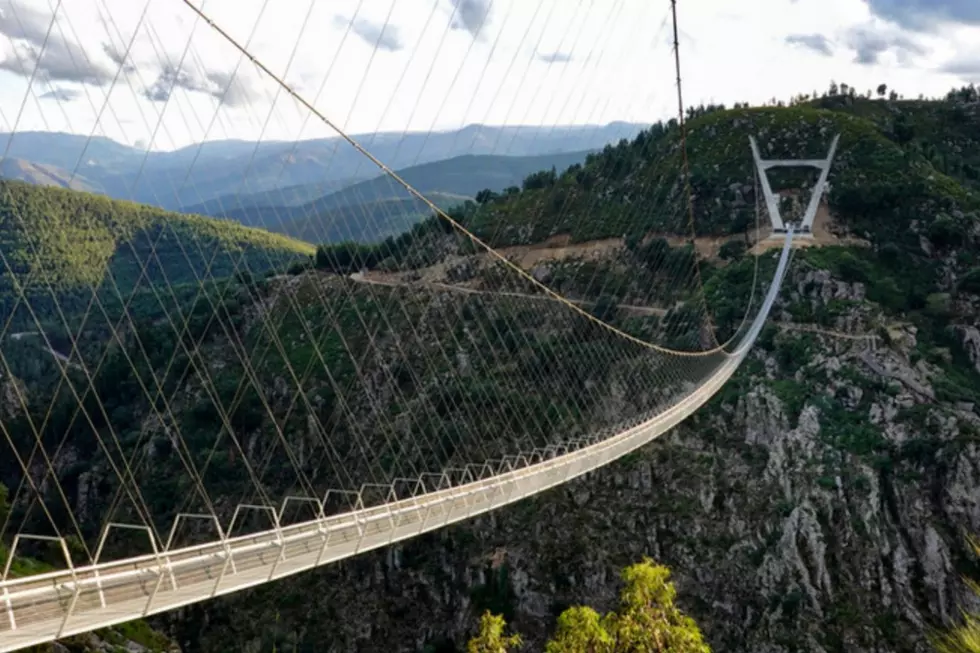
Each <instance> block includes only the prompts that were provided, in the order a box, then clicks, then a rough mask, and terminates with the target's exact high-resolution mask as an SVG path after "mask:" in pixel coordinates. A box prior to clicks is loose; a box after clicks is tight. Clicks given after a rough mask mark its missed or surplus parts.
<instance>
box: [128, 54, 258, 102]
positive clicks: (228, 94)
mask: <svg viewBox="0 0 980 653" xmlns="http://www.w3.org/2000/svg"><path fill="white" fill-rule="evenodd" d="M178 88H182V89H184V90H185V91H189V92H191V93H203V94H205V95H210V96H211V97H213V98H214V99H216V100H218V101H220V102H222V103H223V104H225V105H226V106H229V107H242V106H247V105H248V104H250V103H251V102H253V101H254V100H256V99H257V98H258V97H259V93H258V92H257V91H256V90H255V89H254V88H253V87H252V85H251V84H250V83H249V81H248V80H246V79H245V78H244V77H243V75H242V74H241V72H239V74H237V75H235V76H234V77H232V74H231V73H230V72H225V71H220V70H211V71H205V72H204V74H203V75H201V74H199V73H197V72H194V71H190V70H185V69H180V70H178V69H176V68H175V67H174V66H172V65H169V64H167V65H165V66H164V67H163V68H162V69H161V70H160V73H159V74H158V75H157V78H156V80H155V81H154V82H153V84H152V86H150V87H149V88H147V89H146V90H145V91H143V96H144V97H145V98H146V99H147V100H150V101H151V102H166V101H167V100H168V99H169V98H170V94H171V93H172V92H173V91H174V90H175V89H178Z"/></svg>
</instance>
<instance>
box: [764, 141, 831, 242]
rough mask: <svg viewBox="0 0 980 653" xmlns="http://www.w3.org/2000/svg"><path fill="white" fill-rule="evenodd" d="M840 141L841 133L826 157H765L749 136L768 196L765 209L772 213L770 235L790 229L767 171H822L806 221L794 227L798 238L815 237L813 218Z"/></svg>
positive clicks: (811, 199)
mask: <svg viewBox="0 0 980 653" xmlns="http://www.w3.org/2000/svg"><path fill="white" fill-rule="evenodd" d="M839 140H840V134H836V135H835V136H834V140H833V141H832V142H831V144H830V151H829V152H828V153H827V158H825V159H763V158H762V155H761V154H759V145H758V143H756V140H755V137H754V136H749V144H750V145H751V146H752V157H753V159H755V167H756V170H757V171H758V173H759V182H760V184H761V185H762V194H763V196H764V197H765V199H766V209H767V210H768V212H769V221H770V222H771V223H772V233H771V234H770V236H769V237H770V238H784V237H785V236H786V232H787V228H786V224H785V223H784V222H783V218H782V216H781V215H780V213H779V202H778V201H777V200H778V198H777V197H776V195H775V194H774V193H773V192H772V186H771V185H770V184H769V176H768V170H769V169H770V168H816V169H818V170H819V171H820V177H819V178H818V179H817V183H816V185H815V186H814V187H813V194H812V195H811V196H810V202H809V203H808V204H807V207H806V212H805V213H804V214H803V220H802V221H801V222H800V224H799V225H798V226H797V227H796V228H795V229H794V237H795V238H813V219H814V218H815V217H816V215H817V208H819V206H820V200H821V199H822V198H823V194H824V191H825V190H826V188H827V176H828V175H829V174H830V166H831V164H833V161H834V155H835V154H836V153H837V142H838V141H839Z"/></svg>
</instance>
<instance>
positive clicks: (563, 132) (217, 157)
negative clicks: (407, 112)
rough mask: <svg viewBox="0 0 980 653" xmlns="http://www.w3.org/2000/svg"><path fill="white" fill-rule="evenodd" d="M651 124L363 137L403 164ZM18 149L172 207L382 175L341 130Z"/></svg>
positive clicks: (614, 137) (15, 145)
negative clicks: (289, 136)
mask: <svg viewBox="0 0 980 653" xmlns="http://www.w3.org/2000/svg"><path fill="white" fill-rule="evenodd" d="M641 128H642V126H641V125H635V124H629V123H610V124H608V125H604V126H596V125H583V126H578V125H576V126H568V127H494V126H486V125H469V126H467V127H464V128H462V129H458V130H452V131H445V132H431V133H428V132H408V133H404V132H382V133H378V134H362V135H355V136H354V138H355V139H356V140H357V141H358V142H360V143H361V144H362V145H364V146H365V147H366V148H367V149H368V150H369V151H370V152H372V154H374V155H375V156H377V157H378V158H379V159H380V160H381V161H384V162H385V164H386V165H388V166H389V167H391V168H393V169H398V168H405V167H408V166H413V165H417V164H421V163H428V162H432V161H439V160H443V159H449V158H452V157H456V156H460V155H464V154H503V155H509V156H535V155H542V154H555V153H563V152H577V151H582V150H590V149H596V148H600V147H602V146H604V145H606V144H607V143H610V142H615V141H618V140H619V139H621V138H624V137H630V136H632V135H634V134H635V133H636V132H638V131H639V130H640V129H641ZM9 139H10V134H0V147H4V146H6V144H7V141H8V140H9ZM9 155H10V156H12V157H16V158H20V159H24V160H27V161H30V162H32V163H39V164H46V165H53V166H56V167H59V168H63V169H66V170H73V169H75V166H76V164H77V162H78V161H79V159H81V160H82V163H81V164H80V165H79V167H78V170H79V174H81V175H82V176H84V177H85V178H86V179H88V180H90V182H91V183H92V185H93V187H95V188H97V189H98V190H99V191H100V192H103V193H105V194H107V195H109V196H111V197H115V198H119V199H127V200H134V201H137V202H143V203H146V204H152V205H155V206H160V207H162V208H166V209H179V208H180V207H189V206H194V205H200V204H202V203H204V202H207V201H209V200H214V199H216V198H219V197H222V196H225V195H230V194H238V193H241V192H242V190H243V189H247V190H248V192H249V193H263V192H268V191H271V190H278V189H282V188H288V187H291V186H297V185H311V184H327V183H339V182H343V183H345V184H349V183H353V182H356V181H360V180H362V179H364V178H365V177H368V176H373V175H374V173H375V169H374V166H373V164H371V163H370V162H369V161H367V160H366V159H365V158H364V157H363V156H362V155H361V154H359V153H358V152H356V151H355V150H354V149H353V148H352V147H350V146H349V145H348V144H347V143H346V142H345V141H343V140H342V139H340V138H323V139H314V140H307V141H299V142H295V143H294V142H276V141H269V142H263V143H260V144H259V145H258V146H257V147H256V145H255V143H247V142H244V141H208V142H206V143H204V144H203V145H200V144H198V145H192V146H188V147H184V148H181V149H178V150H175V151H172V152H145V151H142V150H138V149H136V148H132V147H129V146H126V145H122V144H120V143H116V142H114V141H111V140H109V139H106V138H101V137H93V138H92V139H89V138H87V137H85V136H79V135H74V134H61V133H54V132H19V133H17V134H16V135H15V136H14V137H13V139H12V142H11V145H10V151H9ZM192 163H193V168H190V166H191V164H192ZM189 169H190V170H191V173H190V174H188V170H189ZM306 199H312V198H306Z"/></svg>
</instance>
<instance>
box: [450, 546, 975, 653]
mask: <svg viewBox="0 0 980 653" xmlns="http://www.w3.org/2000/svg"><path fill="white" fill-rule="evenodd" d="M621 577H622V579H623V582H624V587H623V589H622V591H621V592H620V595H619V611H618V612H610V613H609V614H607V615H606V616H604V617H600V616H599V614H598V613H597V612H596V611H595V610H593V609H592V608H589V607H585V606H575V607H572V608H568V609H567V610H565V611H564V612H562V613H561V616H559V617H558V624H557V626H556V628H555V634H554V636H553V637H552V639H551V640H550V641H549V642H548V644H547V646H546V647H545V652H546V653H711V649H710V648H709V647H708V645H707V644H705V643H704V640H703V639H702V637H701V631H700V630H699V629H698V627H697V624H695V623H694V620H693V619H691V618H690V617H688V616H686V615H685V614H683V613H682V612H681V611H680V610H679V609H678V608H677V607H676V606H675V605H674V597H675V596H676V594H677V592H676V591H675V590H674V584H673V583H671V582H670V580H669V579H670V570H669V569H667V568H666V567H664V566H662V565H658V564H655V563H654V562H653V561H652V560H650V559H649V558H646V559H644V560H643V562H641V563H638V564H635V565H631V566H629V567H627V568H626V569H624V570H623V572H622V574H621ZM505 625H506V624H505V623H504V619H503V617H499V616H493V615H491V614H490V613H489V612H488V613H485V614H484V615H483V618H482V619H481V620H480V634H479V635H478V636H477V637H476V638H475V639H473V640H471V641H470V643H469V646H468V648H467V651H468V653H490V652H492V653H501V652H506V651H507V650H508V649H507V647H508V646H513V645H515V644H514V641H515V638H516V641H517V642H520V638H518V637H517V636H513V637H509V638H508V637H504V635H503V631H504V626H505ZM956 653H959V652H956ZM970 653H973V652H972V651H971V652H970Z"/></svg>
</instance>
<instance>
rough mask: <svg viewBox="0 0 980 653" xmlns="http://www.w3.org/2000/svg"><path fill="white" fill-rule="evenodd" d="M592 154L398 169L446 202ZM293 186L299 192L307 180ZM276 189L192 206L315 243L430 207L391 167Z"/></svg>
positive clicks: (397, 221) (357, 235) (395, 229)
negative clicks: (330, 188) (323, 187)
mask: <svg viewBox="0 0 980 653" xmlns="http://www.w3.org/2000/svg"><path fill="white" fill-rule="evenodd" d="M586 156H587V153H586V152H570V153H568V154H554V155H545V156H535V157H503V156H489V155H483V156H469V155H468V156H462V157H455V158H452V159H447V160H445V161H436V162H433V163H426V164H423V165H420V166H412V167H410V168H405V169H403V170H398V171H396V174H398V175H399V176H400V177H401V178H402V179H404V180H405V181H406V182H408V183H409V184H411V185H412V186H413V187H414V188H415V189H416V190H419V191H420V192H421V193H422V194H423V195H425V196H426V198H428V199H429V200H430V201H431V202H433V203H434V204H436V205H437V206H439V207H440V208H442V209H443V210H447V209H449V208H451V207H453V206H455V205H457V204H461V203H463V202H464V201H466V200H467V199H471V198H472V197H473V196H475V195H476V194H477V193H478V192H480V191H481V190H484V189H490V190H495V191H501V190H504V189H505V188H508V187H519V186H520V184H521V183H522V181H523V180H524V178H525V177H527V176H528V175H530V174H531V173H533V172H536V171H538V170H542V169H548V168H556V169H558V170H565V169H566V168H568V167H569V166H571V165H574V164H576V163H581V162H582V161H584V160H585V157H586ZM293 188H294V189H295V190H294V194H293V197H294V198H295V197H298V196H300V195H301V194H302V190H303V189H306V188H309V187H304V186H298V187H293ZM309 194H310V195H314V194H315V192H314V191H312V190H311V191H310V192H309ZM271 195H273V194H272V193H269V194H266V195H258V196H255V195H252V196H246V197H244V198H242V199H241V200H238V201H236V200H235V199H234V198H231V197H229V198H224V199H223V200H218V201H215V202H209V203H205V204H202V205H198V206H194V207H189V208H188V209H187V210H188V212H191V213H203V214H206V215H214V216H216V217H222V218H228V219H231V220H235V221H237V222H240V223H242V224H244V225H248V226H255V227H262V228H265V229H269V230H272V231H278V232H281V233H285V234H288V235H290V236H293V237H295V238H299V239H301V240H306V241H308V242H315V243H325V242H337V241H341V240H357V241H360V242H375V241H378V240H382V239H384V238H386V237H388V236H397V235H398V234H400V233H401V232H403V231H405V230H407V229H409V228H410V227H411V226H412V225H413V224H416V223H417V222H419V221H420V220H422V219H423V218H425V217H428V216H429V215H430V214H431V213H432V211H431V210H430V209H429V208H428V205H426V204H425V203H424V202H422V201H420V200H417V199H415V198H414V197H413V196H412V195H411V194H410V193H409V192H408V191H406V190H404V189H403V188H402V187H401V186H400V185H398V184H397V183H396V182H394V181H393V180H391V179H390V178H389V177H388V176H386V175H382V176H379V177H375V178H374V179H371V180H369V181H364V182H361V183H359V184H354V185H353V186H349V187H347V188H344V189H343V190H339V191H337V192H334V193H330V194H328V195H323V196H320V197H317V198H316V199H315V200H313V201H310V202H306V203H303V204H299V205H290V206H278V205H262V204H258V202H261V201H264V200H266V199H271V197H270V196H271ZM253 202H255V203H253Z"/></svg>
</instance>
